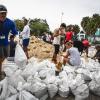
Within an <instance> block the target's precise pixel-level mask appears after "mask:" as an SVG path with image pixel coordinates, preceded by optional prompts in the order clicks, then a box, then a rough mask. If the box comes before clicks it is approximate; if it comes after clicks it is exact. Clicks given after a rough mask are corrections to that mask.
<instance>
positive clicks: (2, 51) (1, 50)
mask: <svg viewBox="0 0 100 100" xmlns="http://www.w3.org/2000/svg"><path fill="white" fill-rule="evenodd" d="M9 54H10V46H9V45H8V46H0V58H3V57H4V58H6V57H8V56H9Z"/></svg>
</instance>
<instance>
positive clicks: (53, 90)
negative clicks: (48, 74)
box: [47, 84, 58, 98]
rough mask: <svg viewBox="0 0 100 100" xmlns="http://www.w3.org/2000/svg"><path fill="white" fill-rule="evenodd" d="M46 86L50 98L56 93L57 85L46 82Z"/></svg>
mask: <svg viewBox="0 0 100 100" xmlns="http://www.w3.org/2000/svg"><path fill="white" fill-rule="evenodd" d="M47 87H48V93H49V96H50V98H53V97H54V96H55V95H56V93H57V91H58V87H57V85H55V84H48V85H47Z"/></svg>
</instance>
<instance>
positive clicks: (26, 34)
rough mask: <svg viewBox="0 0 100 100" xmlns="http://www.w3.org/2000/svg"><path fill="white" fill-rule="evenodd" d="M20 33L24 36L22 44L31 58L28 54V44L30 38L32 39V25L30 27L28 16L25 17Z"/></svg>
mask: <svg viewBox="0 0 100 100" xmlns="http://www.w3.org/2000/svg"><path fill="white" fill-rule="evenodd" d="M20 35H21V36H22V46H23V50H24V52H25V54H26V56H27V58H29V56H28V48H27V47H28V45H29V40H30V38H29V37H30V27H29V23H28V20H27V19H26V18H24V28H23V31H22V32H21V33H20Z"/></svg>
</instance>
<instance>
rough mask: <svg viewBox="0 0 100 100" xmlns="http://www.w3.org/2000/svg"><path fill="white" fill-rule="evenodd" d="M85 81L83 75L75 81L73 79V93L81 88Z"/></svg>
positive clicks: (71, 86) (78, 76)
mask: <svg viewBox="0 0 100 100" xmlns="http://www.w3.org/2000/svg"><path fill="white" fill-rule="evenodd" d="M84 83H85V82H84V80H83V78H82V75H81V74H77V76H76V78H75V79H72V81H71V82H70V84H69V86H70V88H71V91H74V90H76V88H77V87H79V86H80V85H82V84H84Z"/></svg>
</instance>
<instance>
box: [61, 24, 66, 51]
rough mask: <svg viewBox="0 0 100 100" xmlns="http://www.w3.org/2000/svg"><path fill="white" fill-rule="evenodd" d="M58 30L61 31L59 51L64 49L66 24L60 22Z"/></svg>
mask: <svg viewBox="0 0 100 100" xmlns="http://www.w3.org/2000/svg"><path fill="white" fill-rule="evenodd" d="M60 30H61V33H62V35H61V40H60V48H61V51H64V49H65V34H66V24H65V23H61V25H60Z"/></svg>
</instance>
